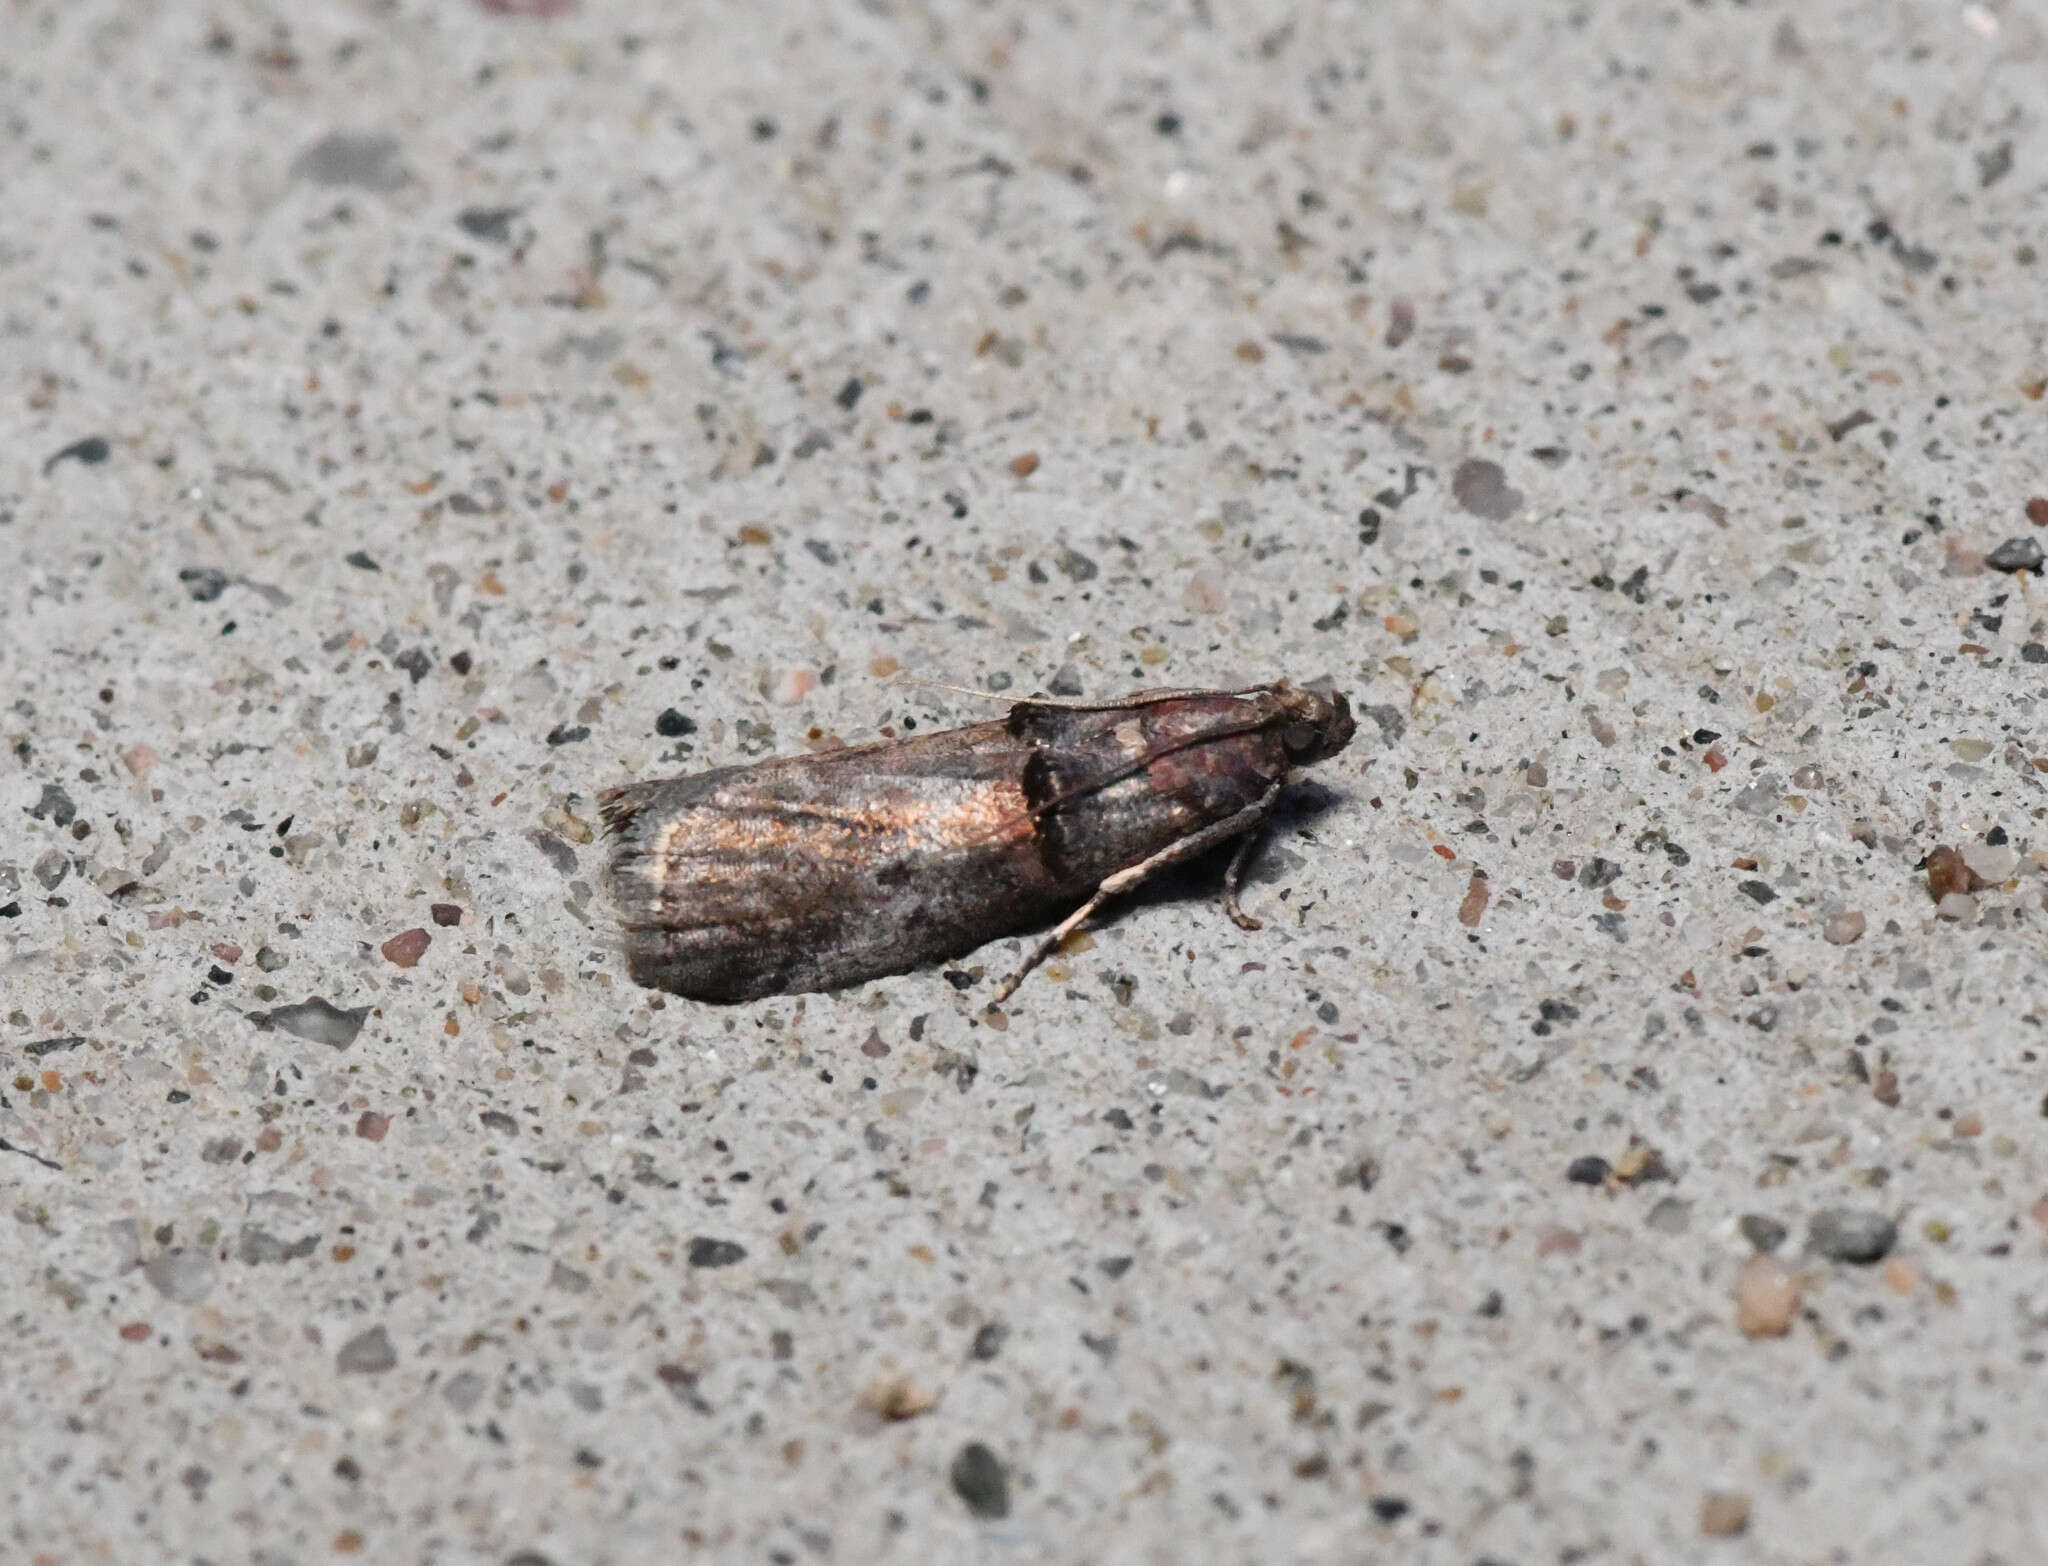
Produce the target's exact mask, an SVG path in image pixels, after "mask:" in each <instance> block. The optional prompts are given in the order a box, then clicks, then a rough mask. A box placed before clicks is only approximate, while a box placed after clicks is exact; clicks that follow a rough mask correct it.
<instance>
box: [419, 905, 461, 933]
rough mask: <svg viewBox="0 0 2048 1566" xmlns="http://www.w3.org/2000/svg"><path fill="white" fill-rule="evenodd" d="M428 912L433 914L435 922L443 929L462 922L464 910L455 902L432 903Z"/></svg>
mask: <svg viewBox="0 0 2048 1566" xmlns="http://www.w3.org/2000/svg"><path fill="white" fill-rule="evenodd" d="M427 912H428V913H429V914H431V915H432V916H433V919H434V923H436V924H438V925H440V926H441V927H442V928H443V929H447V928H448V927H449V926H451V925H457V924H460V923H462V910H461V909H460V908H458V907H456V906H455V904H453V903H433V904H430V905H429V906H428V908H427Z"/></svg>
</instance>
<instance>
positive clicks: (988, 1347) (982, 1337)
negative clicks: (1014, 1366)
mask: <svg viewBox="0 0 2048 1566" xmlns="http://www.w3.org/2000/svg"><path fill="white" fill-rule="evenodd" d="M1009 1335H1010V1329H1009V1328H1008V1327H1006V1326H1004V1325H1003V1324H1002V1323H1001V1322H1000V1321H985V1322H983V1323H982V1324H981V1325H980V1326H979V1327H978V1328H976V1329H975V1333H974V1346H973V1347H972V1348H970V1349H969V1350H968V1351H967V1352H968V1354H969V1355H970V1356H972V1357H973V1358H975V1359H978V1360H981V1361H983V1362H984V1363H986V1362H987V1361H989V1360H991V1359H994V1358H995V1357H996V1356H997V1355H998V1354H1000V1353H1001V1352H1002V1351H1003V1340H1004V1339H1005V1338H1007V1337H1008V1336H1009Z"/></svg>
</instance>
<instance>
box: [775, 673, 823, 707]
mask: <svg viewBox="0 0 2048 1566" xmlns="http://www.w3.org/2000/svg"><path fill="white" fill-rule="evenodd" d="M817 688H818V671H817V670H816V669H784V670H783V671H782V673H781V674H780V675H778V676H777V677H776V681H775V699H776V700H777V701H778V702H780V703H781V704H782V705H783V706H785V707H794V706H795V705H796V704H797V703H798V702H800V701H802V700H803V699H804V698H805V697H806V696H808V695H810V694H811V692H812V691H814V690H816V689H817Z"/></svg>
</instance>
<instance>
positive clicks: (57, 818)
mask: <svg viewBox="0 0 2048 1566" xmlns="http://www.w3.org/2000/svg"><path fill="white" fill-rule="evenodd" d="M28 813H29V814H30V815H31V816H33V817H35V819H36V820H38V821H49V822H53V823H55V824H56V825H57V826H60V827H68V826H69V825H71V822H72V819H73V818H74V817H76V816H77V814H78V806H76V805H75V804H73V803H72V802H71V796H70V795H69V794H67V793H65V792H64V790H63V788H62V787H60V786H59V785H58V784H55V783H45V784H44V785H43V792H42V796H41V797H40V798H39V799H37V800H36V802H35V803H34V804H33V805H30V806H29V807H28Z"/></svg>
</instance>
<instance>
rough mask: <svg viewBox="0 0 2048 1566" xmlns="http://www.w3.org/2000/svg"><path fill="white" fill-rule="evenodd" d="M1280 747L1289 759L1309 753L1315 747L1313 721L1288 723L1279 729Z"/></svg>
mask: <svg viewBox="0 0 2048 1566" xmlns="http://www.w3.org/2000/svg"><path fill="white" fill-rule="evenodd" d="M1280 747H1281V749H1283V750H1285V751H1286V752H1287V754H1288V757H1289V758H1290V759H1297V758H1299V757H1302V756H1306V755H1309V754H1311V753H1313V752H1314V750H1315V748H1316V727H1315V725H1314V724H1313V723H1290V724H1288V725H1287V727H1286V728H1284V729H1282V730H1281V731H1280Z"/></svg>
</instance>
